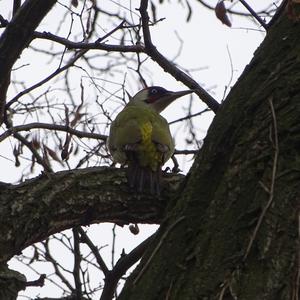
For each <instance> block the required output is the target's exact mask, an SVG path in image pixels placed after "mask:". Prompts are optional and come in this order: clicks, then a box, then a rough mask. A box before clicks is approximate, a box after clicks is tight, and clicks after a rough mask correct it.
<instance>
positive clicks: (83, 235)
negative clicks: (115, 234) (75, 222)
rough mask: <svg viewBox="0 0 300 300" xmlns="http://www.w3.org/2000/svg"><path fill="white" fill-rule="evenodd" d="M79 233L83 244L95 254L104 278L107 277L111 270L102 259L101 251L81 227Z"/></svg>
mask: <svg viewBox="0 0 300 300" xmlns="http://www.w3.org/2000/svg"><path fill="white" fill-rule="evenodd" d="M78 232H79V234H80V238H81V240H82V242H84V243H86V244H87V245H88V247H89V248H90V249H91V251H92V252H93V254H94V256H95V258H96V261H97V263H98V265H99V267H100V268H101V270H102V272H103V274H104V276H105V277H106V276H107V275H108V273H109V269H108V268H107V266H106V264H105V262H104V260H103V258H102V257H101V255H100V253H99V249H98V248H97V247H96V246H95V245H94V244H93V242H92V241H91V240H90V238H89V237H88V235H87V234H86V233H85V231H84V230H83V229H82V228H81V227H78Z"/></svg>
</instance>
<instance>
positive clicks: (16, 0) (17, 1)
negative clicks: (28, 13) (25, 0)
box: [13, 0, 21, 16]
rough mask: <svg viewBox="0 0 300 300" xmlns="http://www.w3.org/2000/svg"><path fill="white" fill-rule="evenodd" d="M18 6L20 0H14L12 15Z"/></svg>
mask: <svg viewBox="0 0 300 300" xmlns="http://www.w3.org/2000/svg"><path fill="white" fill-rule="evenodd" d="M20 6H21V0H14V6H13V16H14V15H15V14H16V13H17V11H18V9H19V8H20Z"/></svg>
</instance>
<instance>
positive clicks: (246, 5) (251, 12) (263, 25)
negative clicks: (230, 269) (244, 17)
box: [239, 0, 268, 30]
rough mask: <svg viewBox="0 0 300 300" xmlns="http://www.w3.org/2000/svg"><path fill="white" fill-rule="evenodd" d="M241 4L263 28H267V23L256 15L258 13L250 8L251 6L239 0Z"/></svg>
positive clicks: (243, 0)
mask: <svg viewBox="0 0 300 300" xmlns="http://www.w3.org/2000/svg"><path fill="white" fill-rule="evenodd" d="M239 1H240V2H241V4H242V5H244V6H245V7H246V9H247V10H248V11H249V12H250V14H251V15H252V16H253V17H254V18H255V20H256V21H257V22H258V23H259V24H260V25H261V26H262V27H263V28H264V29H265V30H267V29H268V25H267V24H266V23H265V22H264V21H263V20H262V19H261V18H260V17H259V16H258V14H257V13H256V12H255V11H254V10H253V9H252V7H251V6H250V5H249V4H248V3H247V2H246V1H245V0H239Z"/></svg>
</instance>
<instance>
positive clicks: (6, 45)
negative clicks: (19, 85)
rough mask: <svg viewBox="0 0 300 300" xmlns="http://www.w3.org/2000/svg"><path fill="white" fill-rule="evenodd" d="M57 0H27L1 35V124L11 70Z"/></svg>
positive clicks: (0, 122)
mask: <svg viewBox="0 0 300 300" xmlns="http://www.w3.org/2000/svg"><path fill="white" fill-rule="evenodd" d="M55 2H56V0H44V1H40V0H27V1H25V2H24V4H23V5H22V6H21V7H20V8H18V10H17V12H16V14H15V15H14V17H13V19H12V20H11V22H9V23H8V25H7V26H6V28H5V30H4V32H3V34H2V35H1V37H0V124H2V122H3V114H4V107H5V101H6V92H7V88H8V86H9V83H10V71H11V69H12V67H13V65H14V63H15V62H16V60H17V59H18V58H19V56H20V54H21V53H22V51H23V49H24V48H25V47H27V46H28V44H29V42H30V41H31V38H32V34H33V32H34V30H35V29H36V28H37V26H38V25H39V24H40V22H41V21H42V19H43V18H44V17H45V16H46V14H47V13H48V12H49V10H50V9H51V8H52V7H53V5H54V4H55Z"/></svg>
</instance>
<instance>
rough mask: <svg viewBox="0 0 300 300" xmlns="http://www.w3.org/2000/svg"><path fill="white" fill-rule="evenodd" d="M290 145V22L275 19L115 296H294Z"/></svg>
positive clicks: (296, 260) (293, 79)
mask: <svg viewBox="0 0 300 300" xmlns="http://www.w3.org/2000/svg"><path fill="white" fill-rule="evenodd" d="M295 5H296V4H295ZM298 6H299V4H298ZM299 149H300V26H299V23H297V22H296V21H295V20H291V19H289V17H288V16H287V14H286V13H283V14H282V16H281V17H280V18H279V19H278V20H277V21H276V22H275V23H274V24H273V25H272V28H270V30H269V32H268V34H267V36H266V38H265V40H264V42H263V43H262V45H261V46H260V47H259V49H258V50H257V51H256V53H255V56H254V58H253V60H252V62H251V63H250V64H249V65H248V66H247V67H246V69H245V71H244V73H243V74H242V76H241V77H240V79H239V80H238V83H237V84H236V86H235V87H234V88H233V89H232V91H231V92H230V95H229V96H228V97H227V100H226V101H225V102H224V104H223V105H222V107H221V109H220V111H219V112H218V114H217V116H216V117H215V119H214V121H213V123H212V125H211V127H210V129H209V132H208V134H207V137H206V139H205V142H204V145H203V148H202V149H201V152H200V153H199V155H198V157H197V159H196V161H195V163H194V165H193V168H192V170H191V172H190V174H189V176H188V180H187V183H186V186H185V188H184V190H183V193H182V194H181V196H180V197H179V199H178V201H177V204H176V206H175V207H174V208H173V209H172V210H171V212H170V213H169V215H168V216H167V218H166V220H165V221H164V222H163V224H162V226H161V228H160V230H159V233H158V235H157V236H156V240H155V241H154V244H153V246H152V247H151V249H149V250H148V252H147V253H146V255H145V256H144V258H143V260H142V262H141V264H140V265H139V267H138V268H137V269H136V270H135V272H134V273H133V275H132V276H131V277H130V279H129V280H128V281H127V283H126V286H125V288H124V290H123V292H122V293H121V295H120V298H119V299H122V300H124V299H130V300H134V299H139V300H140V299H143V300H150V299H153V300H157V299H172V300H174V299H184V300H188V299H193V300H194V299H249V300H253V299H270V300H271V299H272V300H274V299H295V300H296V299H298V297H299V291H298V289H299V280H300V269H299V268H300V255H299V241H300V236H299V235H300V232H299V230H300V214H299V208H300V206H299V187H300V154H299V153H300V152H299Z"/></svg>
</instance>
